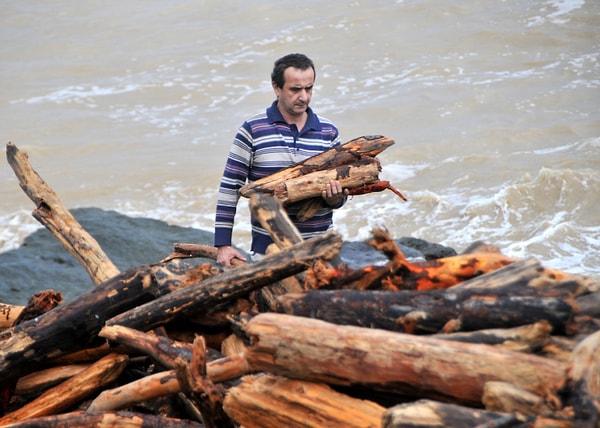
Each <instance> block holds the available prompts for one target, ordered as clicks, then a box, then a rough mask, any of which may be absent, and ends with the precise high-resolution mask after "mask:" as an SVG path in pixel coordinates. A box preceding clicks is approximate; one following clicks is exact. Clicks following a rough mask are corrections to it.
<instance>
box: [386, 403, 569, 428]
mask: <svg viewBox="0 0 600 428" xmlns="http://www.w3.org/2000/svg"><path fill="white" fill-rule="evenodd" d="M526 422H529V421H528V420H527V419H526V418H524V417H522V416H519V415H516V414H510V413H499V412H489V411H482V410H481V409H472V408H468V407H464V406H459V405H456V404H452V403H440V402H436V401H432V400H419V401H416V402H413V403H406V404H400V405H398V406H394V407H392V408H390V409H388V410H387V411H386V412H385V414H384V416H383V420H382V424H381V427H382V428H422V427H427V428H446V427H523V428H524V427H525V426H526V425H524V423H526ZM527 426H529V425H527ZM557 428H558V427H557Z"/></svg>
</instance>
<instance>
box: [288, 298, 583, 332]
mask: <svg viewBox="0 0 600 428" xmlns="http://www.w3.org/2000/svg"><path fill="white" fill-rule="evenodd" d="M278 301H279V308H280V311H281V312H285V313H287V314H293V315H298V316H302V317H311V318H318V319H321V320H324V321H328V322H332V323H336V324H345V325H356V326H369V327H374V328H383V329H386V330H392V331H400V332H404V333H414V334H431V333H440V332H447V333H450V332H454V331H472V330H479V329H485V328H499V327H505V328H507V327H516V326H521V325H526V324H531V323H535V322H538V321H541V320H545V321H547V322H549V323H550V324H551V325H552V327H553V328H554V329H555V331H557V332H564V331H565V328H566V326H567V324H568V323H569V321H571V319H572V316H573V312H574V309H573V306H572V305H571V304H569V303H568V295H567V294H566V293H559V292H557V291H553V290H550V291H547V290H540V289H536V288H531V287H523V288H513V287H507V288H501V289H493V290H488V289H483V290H482V289H464V290H456V291H454V290H445V291H444V290H428V291H416V290H402V291H369V292H365V291H357V290H317V291H308V292H306V293H303V294H285V295H283V296H281V297H279V298H278Z"/></svg>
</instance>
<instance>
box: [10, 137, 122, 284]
mask: <svg viewBox="0 0 600 428" xmlns="http://www.w3.org/2000/svg"><path fill="white" fill-rule="evenodd" d="M6 157H7V159H8V163H9V164H10V166H11V167H12V169H13V170H14V172H15V174H16V176H17V178H18V179H19V185H20V186H21V189H23V191H24V192H25V194H26V195H27V196H29V198H30V199H31V200H32V201H33V203H34V204H35V206H36V208H35V210H34V211H33V213H32V214H33V217H34V218H35V219H36V220H38V221H39V222H40V223H42V224H43V225H44V226H46V228H47V229H48V230H49V231H50V232H52V234H53V235H54V236H55V237H56V239H58V240H59V241H60V243H61V244H63V246H64V247H65V248H66V249H67V251H68V252H69V253H71V255H72V256H73V257H75V258H76V259H77V260H78V261H79V263H81V265H82V266H83V267H84V268H85V270H86V271H87V272H88V274H89V276H90V278H91V279H92V281H93V282H94V284H96V285H97V284H102V283H103V282H104V281H107V280H108V279H110V278H112V277H113V276H115V275H117V274H118V273H119V269H117V267H116V266H115V265H114V264H113V263H112V262H111V261H110V259H109V258H108V257H107V255H106V254H105V253H104V251H103V250H102V248H101V247H100V245H99V244H98V242H97V241H96V240H95V239H94V238H93V237H92V236H91V235H90V234H89V233H87V232H86V231H85V229H83V228H82V227H81V225H80V224H79V223H78V222H77V220H75V217H73V215H72V214H71V213H70V212H69V211H68V210H66V209H65V208H64V207H63V205H62V203H61V201H60V199H59V198H58V196H57V195H56V193H54V191H53V190H52V189H51V188H50V187H49V186H48V185H47V184H46V182H45V181H44V180H43V179H42V178H41V177H40V176H39V175H38V173H37V172H36V171H35V170H34V169H33V168H32V167H31V165H30V164H29V160H28V158H27V155H26V154H25V153H23V152H21V151H20V150H19V149H18V148H17V146H15V145H14V144H13V143H8V144H7V145H6Z"/></svg>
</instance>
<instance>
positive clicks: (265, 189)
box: [240, 135, 394, 197]
mask: <svg viewBox="0 0 600 428" xmlns="http://www.w3.org/2000/svg"><path fill="white" fill-rule="evenodd" d="M393 144H394V140H392V139H391V138H387V137H383V136H380V135H376V136H363V137H359V138H355V139H354V140H351V141H348V142H347V143H345V144H343V145H341V146H338V147H335V148H333V149H330V150H327V151H325V152H323V153H320V154H318V155H316V156H312V157H310V158H308V159H306V160H304V161H303V162H300V163H298V164H296V165H293V166H291V167H289V168H285V169H282V170H281V171H278V172H276V173H275V174H271V175H269V176H268V177H264V178H261V179H260V180H256V181H255V182H253V183H250V184H247V185H245V186H243V187H242V188H241V189H240V194H241V195H242V196H244V197H250V194H251V193H254V192H260V193H268V194H271V195H272V194H273V193H274V192H275V188H276V187H277V186H278V185H280V184H281V183H283V182H284V181H286V180H290V179H294V178H297V177H300V176H302V175H306V174H310V173H312V172H314V171H323V170H326V169H330V168H332V167H335V166H341V165H349V164H351V163H353V162H355V161H356V160H357V159H360V158H362V157H364V156H367V157H375V156H377V155H378V154H379V153H381V152H382V151H383V150H385V149H386V148H388V147H390V146H391V145H393Z"/></svg>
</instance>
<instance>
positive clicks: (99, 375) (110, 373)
mask: <svg viewBox="0 0 600 428" xmlns="http://www.w3.org/2000/svg"><path fill="white" fill-rule="evenodd" d="M128 360H129V359H128V357H127V356H126V355H120V354H111V355H108V356H106V357H104V358H102V359H101V360H99V361H98V362H96V363H95V364H92V365H91V366H90V367H88V368H86V369H85V370H83V371H82V372H81V373H79V374H78V375H75V376H73V377H72V378H70V379H69V380H67V381H65V382H63V383H61V384H60V385H58V386H56V387H54V388H52V389H50V390H48V391H46V392H45V393H44V394H42V395H41V396H39V397H38V398H36V399H35V400H33V401H31V402H29V403H27V404H26V405H24V406H23V407H21V408H19V409H18V410H16V411H14V412H12V413H9V414H8V415H6V416H4V417H3V418H0V425H2V424H9V423H15V422H19V421H22V420H25V419H30V418H35V417H39V416H47V415H52V414H56V413H60V412H61V411H63V410H66V409H69V408H70V407H72V406H73V405H75V404H76V403H79V402H81V401H83V400H85V399H86V398H88V396H89V395H91V394H93V393H94V392H95V391H97V390H99V389H101V388H103V387H104V386H106V385H108V384H110V383H111V382H113V381H114V380H115V379H116V378H117V377H118V376H119V375H120V374H121V372H122V371H123V369H124V368H125V366H126V365H127V362H128Z"/></svg>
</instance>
